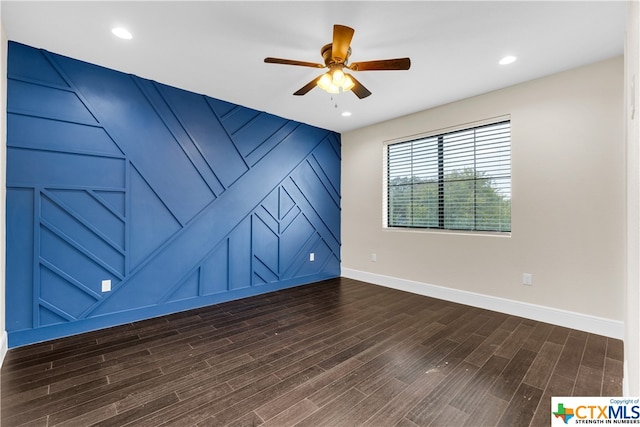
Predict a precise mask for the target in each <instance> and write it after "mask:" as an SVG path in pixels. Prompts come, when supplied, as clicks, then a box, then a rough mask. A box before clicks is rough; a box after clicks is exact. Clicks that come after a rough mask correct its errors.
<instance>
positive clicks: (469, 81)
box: [0, 0, 626, 132]
mask: <svg viewBox="0 0 640 427" xmlns="http://www.w3.org/2000/svg"><path fill="white" fill-rule="evenodd" d="M0 11H1V13H2V22H3V26H4V29H5V32H6V34H7V37H8V39H9V40H13V41H17V42H21V43H25V44H28V45H31V46H34V47H38V48H43V49H46V50H49V51H51V52H55V53H59V54H62V55H67V56H70V57H73V58H76V59H81V60H84V61H87V62H91V63H94V64H98V65H103V66H105V67H109V68H113V69H116V70H119V71H123V72H127V73H132V74H136V75H138V76H140V77H144V78H148V79H152V80H156V81H158V82H161V83H165V84H168V85H172V86H176V87H179V88H183V89H187V90H191V91H194V92H197V93H201V94H206V95H209V96H211V97H214V98H219V99H223V100H226V101H230V102H233V103H236V104H240V105H243V106H247V107H251V108H255V109H257V110H261V111H267V112H269V113H273V114H276V115H279V116H283V117H286V118H289V119H293V120H297V121H301V122H304V123H308V124H312V125H315V126H319V127H322V128H325V129H331V130H335V131H338V132H346V131H349V130H353V129H357V128H360V127H363V126H366V125H369V124H372V123H377V122H380V121H384V120H387V119H391V118H394V117H398V116H402V115H405V114H409V113H412V112H416V111H420V110H424V109H427V108H430V107H434V106H437V105H442V104H446V103H449V102H452V101H456V100H459V99H463V98H467V97H470V96H474V95H478V94H481V93H486V92H489V91H492V90H495V89H499V88H503V87H507V86H511V85H514V84H517V83H520V82H523V81H526V80H530V79H534V78H537V77H542V76H545V75H549V74H553V73H556V72H559V71H562V70H567V69H570V68H574V67H578V66H581V65H585V64H588V63H592V62H596V61H599V60H602V59H606V58H610V57H613V56H617V55H621V54H622V53H623V46H624V32H625V23H626V1H601V2H600V1H567V2H558V1H532V2H525V1H498V2H491V1H471V2H465V1H409V2H400V1H374V2H368V1H354V2H342V1H341V2H337V1H322V2H312V1H285V2H271V1H258V2H245V1H233V2H231V1H229V2H223V1H195V2H188V1H160V2H153V1H111V2H97V1H71V2H58V1H44V2H36V1H4V0H3V1H2V2H1V5H0ZM333 24H343V25H347V26H350V27H353V28H354V29H355V35H354V38H353V41H352V43H351V48H352V51H353V52H352V55H351V60H352V61H354V62H357V61H368V60H374V59H388V58H398V57H405V56H408V57H410V58H411V69H410V70H408V71H366V72H365V71H363V72H359V73H355V75H356V77H357V78H358V80H359V81H360V82H361V83H362V84H363V85H365V86H366V87H367V88H368V89H369V90H370V91H371V92H373V95H371V96H370V97H368V98H365V99H362V100H359V99H358V98H357V97H356V96H355V95H354V94H352V93H344V94H339V95H334V96H333V98H332V97H331V95H329V94H327V93H325V92H323V91H322V90H320V89H319V88H315V89H313V90H312V91H311V92H309V93H308V94H307V95H305V96H302V97H298V96H293V95H292V93H293V92H294V91H296V90H297V89H299V88H300V87H302V86H303V85H305V84H306V83H308V82H309V81H311V80H312V79H314V78H315V77H316V76H318V75H319V74H320V73H321V72H322V70H318V69H313V68H308V67H294V66H286V65H276V64H265V63H264V62H263V59H264V58H265V57H266V56H275V57H280V58H288V59H297V60H302V61H308V62H320V63H322V58H321V56H320V48H321V47H322V46H323V45H324V44H326V43H329V42H331V37H332V28H333ZM116 25H119V26H125V27H126V28H128V29H129V30H130V31H131V32H132V33H133V35H134V37H133V39H132V40H129V41H125V40H121V39H117V38H116V37H114V36H113V35H112V34H111V31H110V30H111V28H112V27H113V26H116ZM507 54H512V55H517V56H518V61H517V62H515V63H514V64H512V65H509V66H500V65H498V60H499V59H500V58H501V57H502V56H504V55H507ZM342 111H350V112H351V113H352V116H351V117H342V116H341V115H340V113H341V112H342Z"/></svg>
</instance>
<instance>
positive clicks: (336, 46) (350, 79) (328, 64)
mask: <svg viewBox="0 0 640 427" xmlns="http://www.w3.org/2000/svg"><path fill="white" fill-rule="evenodd" d="M354 32H355V30H354V29H353V28H350V27H347V26H344V25H337V24H336V25H334V26H333V41H332V43H329V44H326V45H324V46H323V47H322V49H321V50H320V53H321V54H322V58H323V59H324V65H322V64H318V63H314V62H304V61H296V60H293V59H282V58H272V57H267V58H265V59H264V62H266V63H269V64H283V65H298V66H302V67H312V68H328V69H329V71H328V72H326V73H325V74H322V75H321V76H319V77H316V78H315V79H313V80H312V81H310V82H309V83H307V84H306V85H304V86H303V87H301V88H300V89H298V90H297V91H296V92H294V93H293V94H294V95H305V94H306V93H307V92H309V91H310V90H311V89H313V88H314V87H316V86H318V87H320V88H321V89H322V90H324V91H325V92H328V93H331V94H336V93H340V91H342V92H349V91H352V92H353V93H354V94H355V95H356V96H357V97H358V98H360V99H362V98H366V97H367V96H369V95H371V92H370V91H369V90H368V89H367V88H366V87H364V86H363V85H362V83H360V82H359V81H358V80H356V78H355V77H354V76H353V75H351V74H348V73H345V71H344V70H345V68H346V69H348V70H351V71H379V70H408V69H409V68H410V67H411V60H410V59H409V58H397V59H381V60H377V61H365V62H354V63H351V64H349V62H348V61H349V56H351V47H350V44H351V39H352V38H353V34H354Z"/></svg>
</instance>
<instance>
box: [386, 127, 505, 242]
mask: <svg viewBox="0 0 640 427" xmlns="http://www.w3.org/2000/svg"><path fill="white" fill-rule="evenodd" d="M386 148H387V226H388V227H410V228H435V229H444V230H474V231H498V232H508V231H511V122H510V121H502V122H499V123H492V124H489V125H483V126H477V127H473V128H468V129H464V130H458V131H454V132H448V133H443V134H440V135H434V136H428V137H425V138H420V139H416V140H413V141H406V142H400V143H394V144H389V145H387V147H386Z"/></svg>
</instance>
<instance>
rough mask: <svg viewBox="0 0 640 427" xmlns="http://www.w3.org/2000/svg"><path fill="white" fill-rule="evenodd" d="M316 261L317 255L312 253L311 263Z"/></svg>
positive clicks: (310, 256)
mask: <svg viewBox="0 0 640 427" xmlns="http://www.w3.org/2000/svg"><path fill="white" fill-rule="evenodd" d="M315 260H316V254H314V253H313V252H311V253H310V254H309V261H311V262H313V261H315Z"/></svg>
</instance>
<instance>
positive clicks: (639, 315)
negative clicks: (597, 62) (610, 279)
mask: <svg viewBox="0 0 640 427" xmlns="http://www.w3.org/2000/svg"><path fill="white" fill-rule="evenodd" d="M627 5H628V6H627V37H626V44H625V120H626V141H627V294H626V302H627V304H626V315H625V339H624V353H625V393H626V394H627V395H630V396H638V395H640V366H638V364H639V363H640V362H639V361H640V117H639V115H640V111H639V107H638V106H639V102H638V101H639V100H640V81H639V79H640V75H639V74H638V71H639V70H640V6H639V4H638V2H637V1H629V2H628V3H627Z"/></svg>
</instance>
